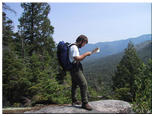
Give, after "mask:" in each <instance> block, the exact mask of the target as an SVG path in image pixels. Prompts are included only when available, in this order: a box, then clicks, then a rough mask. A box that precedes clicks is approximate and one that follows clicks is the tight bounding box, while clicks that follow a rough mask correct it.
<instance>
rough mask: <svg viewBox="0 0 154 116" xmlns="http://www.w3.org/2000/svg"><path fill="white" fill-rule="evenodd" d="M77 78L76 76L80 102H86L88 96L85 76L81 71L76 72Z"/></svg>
mask: <svg viewBox="0 0 154 116" xmlns="http://www.w3.org/2000/svg"><path fill="white" fill-rule="evenodd" d="M77 78H78V85H79V87H80V93H81V98H82V103H83V104H86V103H88V97H87V92H88V85H87V81H86V78H85V76H84V75H83V72H82V71H79V72H78V77H77Z"/></svg>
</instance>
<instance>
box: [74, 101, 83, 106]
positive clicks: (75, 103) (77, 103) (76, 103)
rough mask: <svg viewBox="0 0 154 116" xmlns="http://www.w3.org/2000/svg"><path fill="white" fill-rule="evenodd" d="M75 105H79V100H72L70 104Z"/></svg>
mask: <svg viewBox="0 0 154 116" xmlns="http://www.w3.org/2000/svg"><path fill="white" fill-rule="evenodd" d="M75 105H81V102H80V101H75V102H72V106H75Z"/></svg>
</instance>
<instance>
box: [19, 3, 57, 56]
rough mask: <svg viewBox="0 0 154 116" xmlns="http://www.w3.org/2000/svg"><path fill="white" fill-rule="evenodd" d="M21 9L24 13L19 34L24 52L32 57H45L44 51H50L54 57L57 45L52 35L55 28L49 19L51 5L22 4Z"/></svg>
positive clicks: (20, 20)
mask: <svg viewBox="0 0 154 116" xmlns="http://www.w3.org/2000/svg"><path fill="white" fill-rule="evenodd" d="M21 7H22V8H23V9H24V12H23V14H22V17H21V18H20V19H19V22H20V25H19V30H20V32H19V33H20V36H21V39H22V43H21V44H22V49H24V50H23V51H26V52H27V54H28V55H30V56H32V53H39V54H42V55H43V53H44V51H48V53H49V54H50V55H51V56H53V49H54V48H55V43H54V41H53V38H52V34H53V32H54V30H53V29H54V28H53V27H52V26H51V25H50V20H49V19H48V14H49V12H50V6H49V4H47V3H22V4H21ZM25 54H26V53H25Z"/></svg>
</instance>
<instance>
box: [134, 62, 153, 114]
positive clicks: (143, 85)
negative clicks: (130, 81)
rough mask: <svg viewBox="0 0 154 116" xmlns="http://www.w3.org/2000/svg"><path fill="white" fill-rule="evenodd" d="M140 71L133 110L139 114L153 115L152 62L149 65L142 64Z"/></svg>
mask: <svg viewBox="0 0 154 116" xmlns="http://www.w3.org/2000/svg"><path fill="white" fill-rule="evenodd" d="M139 70H140V72H139V73H138V74H136V80H135V85H136V93H135V100H134V102H133V104H134V107H133V109H134V111H135V112H137V113H152V60H149V63H148V64H147V65H145V64H142V67H140V68H139Z"/></svg>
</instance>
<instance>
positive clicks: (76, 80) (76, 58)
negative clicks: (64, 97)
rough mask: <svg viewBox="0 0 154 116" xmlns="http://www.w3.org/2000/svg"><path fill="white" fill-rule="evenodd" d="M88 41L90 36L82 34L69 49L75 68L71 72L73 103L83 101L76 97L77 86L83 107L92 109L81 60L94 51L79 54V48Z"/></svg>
mask: <svg viewBox="0 0 154 116" xmlns="http://www.w3.org/2000/svg"><path fill="white" fill-rule="evenodd" d="M87 43H88V38H87V37H86V36H85V35H80V36H79V37H78V38H77V39H76V42H75V43H74V44H73V45H72V46H71V47H70V49H69V59H70V62H72V63H73V69H72V70H71V71H70V72H71V77H72V105H75V104H76V105H80V104H81V102H79V101H77V99H76V90H77V86H79V87H80V92H81V98H82V108H84V109H86V110H92V107H91V106H90V105H89V104H88V97H87V91H88V85H87V81H86V78H85V76H84V74H83V68H82V64H81V63H80V61H82V60H83V59H84V58H86V57H87V56H90V55H91V54H92V52H86V53H84V54H82V55H80V54H79V48H82V47H83V46H85V45H86V44H87Z"/></svg>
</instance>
